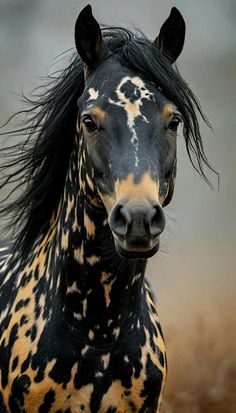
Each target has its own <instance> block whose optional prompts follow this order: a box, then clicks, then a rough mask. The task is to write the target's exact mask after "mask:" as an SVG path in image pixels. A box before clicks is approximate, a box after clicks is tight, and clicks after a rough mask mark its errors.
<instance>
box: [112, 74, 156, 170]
mask: <svg viewBox="0 0 236 413" xmlns="http://www.w3.org/2000/svg"><path fill="white" fill-rule="evenodd" d="M128 81H130V82H131V83H132V84H133V85H134V86H135V90H134V94H135V93H136V94H137V92H139V93H138V95H139V94H140V96H138V97H137V99H136V100H134V101H131V98H129V97H126V96H125V93H124V92H122V91H121V88H122V86H123V85H124V84H125V83H127V82H128ZM116 95H117V98H118V100H117V101H114V100H112V99H109V103H111V104H113V105H116V106H119V107H122V108H124V110H125V111H126V114H127V121H128V122H127V123H128V127H129V129H130V131H131V133H132V138H131V143H132V145H133V148H134V155H135V166H136V167H137V166H138V164H139V159H138V149H139V142H138V137H137V134H136V130H135V119H136V118H138V117H141V118H142V119H143V120H144V122H146V123H148V120H147V118H146V117H145V116H144V115H143V114H142V112H141V109H140V108H141V106H142V105H143V99H148V100H150V99H151V98H153V93H151V92H150V91H149V90H148V89H147V88H146V87H145V83H144V82H143V81H142V79H140V78H139V77H137V76H135V77H130V76H125V77H124V78H123V79H122V80H121V82H120V83H119V85H118V86H117V88H116Z"/></svg>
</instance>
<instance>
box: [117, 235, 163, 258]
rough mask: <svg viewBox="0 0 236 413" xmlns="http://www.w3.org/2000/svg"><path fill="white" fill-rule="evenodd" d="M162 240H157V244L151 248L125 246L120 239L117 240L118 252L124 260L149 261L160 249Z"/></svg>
mask: <svg viewBox="0 0 236 413" xmlns="http://www.w3.org/2000/svg"><path fill="white" fill-rule="evenodd" d="M159 246H160V239H159V237H158V239H157V240H156V242H155V244H154V245H153V243H152V246H149V247H146V246H145V247H140V246H135V245H132V246H131V245H129V246H127V245H125V243H123V242H121V241H120V240H119V239H118V238H115V247H116V251H117V252H118V254H119V255H120V256H121V257H122V258H126V259H127V258H128V259H147V258H151V257H152V256H153V255H154V254H155V253H156V252H157V251H158V249H159Z"/></svg>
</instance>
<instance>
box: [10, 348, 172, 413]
mask: <svg viewBox="0 0 236 413" xmlns="http://www.w3.org/2000/svg"><path fill="white" fill-rule="evenodd" d="M131 350H132V351H131ZM48 352H49V353H50V348H49V349H48ZM66 356H67V357H66ZM32 366H33V367H32ZM36 367H37V368H36ZM13 376H14V377H15V378H13ZM13 376H12V377H11V378H10V380H9V383H8V386H7V388H6V389H5V390H4V392H3V395H4V400H5V403H6V405H7V406H8V407H9V401H10V404H11V406H13V408H14V409H15V410H14V409H13V410H10V411H14V412H19V413H22V412H26V413H35V412H36V411H39V412H40V413H44V412H48V413H56V412H61V413H80V412H82V413H83V412H86V413H108V412H109V413H115V412H116V413H129V412H141V411H142V412H145V411H146V407H152V410H151V411H153V412H155V411H156V409H157V405H158V400H159V396H160V394H161V391H162V387H163V380H164V376H165V371H164V369H162V368H161V365H160V362H159V359H158V353H154V352H153V350H152V349H151V348H149V346H148V343H145V344H144V345H143V346H140V344H139V343H136V344H135V345H131V344H130V346H123V347H122V346H121V348H120V349H119V348H118V347H117V348H116V350H115V351H107V350H106V351H97V350H94V349H91V348H89V347H84V348H83V349H81V350H80V355H77V356H76V358H74V359H73V358H72V357H71V356H70V354H69V352H68V354H67V352H65V353H64V354H60V355H59V354H58V355H57V357H55V358H53V359H52V360H51V361H48V362H47V363H46V364H45V365H44V366H42V365H40V364H38V365H37V363H36V362H35V361H34V362H33V363H31V365H29V367H28V368H27V369H26V370H25V371H24V373H23V374H22V372H21V371H20V370H19V371H18V372H14V374H13ZM17 409H18V410H17Z"/></svg>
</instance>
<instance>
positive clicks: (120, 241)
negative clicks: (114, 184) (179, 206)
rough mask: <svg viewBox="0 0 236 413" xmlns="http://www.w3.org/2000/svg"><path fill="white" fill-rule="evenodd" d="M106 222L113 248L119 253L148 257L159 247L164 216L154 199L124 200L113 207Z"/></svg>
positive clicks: (125, 255) (132, 256)
mask: <svg viewBox="0 0 236 413" xmlns="http://www.w3.org/2000/svg"><path fill="white" fill-rule="evenodd" d="M109 223H110V227H111V230H112V232H113V235H114V239H115V246H116V250H117V252H118V253H119V254H120V255H121V256H122V257H124V258H130V259H132V258H135V259H137V258H149V257H151V256H152V255H154V254H155V253H156V252H157V250H158V248H159V242H160V235H161V233H162V232H163V230H164V228H165V216H164V212H163V209H162V207H161V205H160V204H158V203H156V202H151V201H146V200H145V201H141V200H130V201H128V202H125V200H124V201H123V202H119V203H117V204H116V205H115V206H114V207H113V209H112V211H111V214H110V217H109Z"/></svg>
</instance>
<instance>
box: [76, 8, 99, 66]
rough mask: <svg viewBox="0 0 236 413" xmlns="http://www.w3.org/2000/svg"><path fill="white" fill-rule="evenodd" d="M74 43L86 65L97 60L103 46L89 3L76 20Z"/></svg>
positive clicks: (90, 64) (91, 64)
mask: <svg viewBox="0 0 236 413" xmlns="http://www.w3.org/2000/svg"><path fill="white" fill-rule="evenodd" d="M75 45H76V48H77V51H78V53H79V55H80V57H81V59H82V60H83V62H84V63H86V64H87V65H88V66H93V65H94V64H95V63H96V62H97V61H98V60H99V58H100V56H101V53H102V48H103V40H102V33H101V29H100V26H99V24H98V22H97V20H95V18H94V17H93V15H92V7H91V6H90V4H88V5H87V6H86V7H85V8H84V9H83V10H82V11H81V12H80V14H79V16H78V18H77V20H76V23H75Z"/></svg>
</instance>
